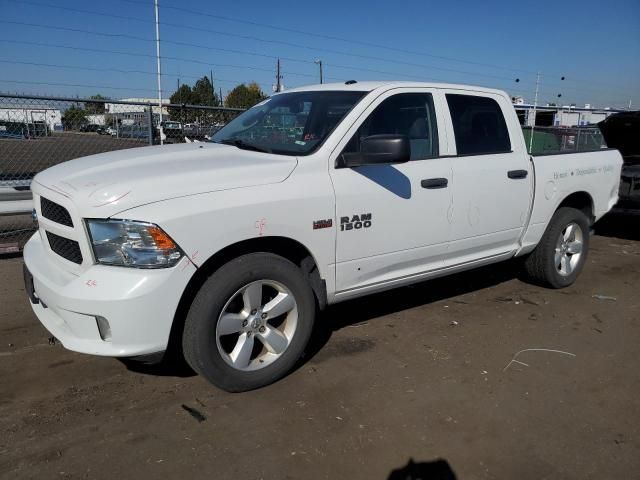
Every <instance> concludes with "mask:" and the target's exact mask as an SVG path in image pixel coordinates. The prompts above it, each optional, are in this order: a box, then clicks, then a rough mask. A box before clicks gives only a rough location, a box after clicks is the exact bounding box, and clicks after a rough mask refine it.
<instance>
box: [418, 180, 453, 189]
mask: <svg viewBox="0 0 640 480" xmlns="http://www.w3.org/2000/svg"><path fill="white" fill-rule="evenodd" d="M420 185H421V186H422V188H429V189H436V188H447V185H449V180H447V179H446V178H425V179H424V180H422V181H421V182H420Z"/></svg>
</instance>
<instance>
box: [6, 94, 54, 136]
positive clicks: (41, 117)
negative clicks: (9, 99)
mask: <svg viewBox="0 0 640 480" xmlns="http://www.w3.org/2000/svg"><path fill="white" fill-rule="evenodd" d="M10 123H11V124H23V125H24V128H26V130H27V131H26V132H25V134H27V135H30V134H32V133H33V132H39V134H42V133H44V134H45V135H46V134H47V133H48V132H51V131H54V130H62V112H61V111H60V110H59V109H57V108H51V106H46V105H42V104H37V103H30V104H25V103H4V102H3V103H0V125H3V124H4V125H5V127H6V126H7V124H10ZM4 130H5V129H3V131H4ZM31 130H33V132H31Z"/></svg>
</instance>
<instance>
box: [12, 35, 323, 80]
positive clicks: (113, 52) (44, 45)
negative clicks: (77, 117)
mask: <svg viewBox="0 0 640 480" xmlns="http://www.w3.org/2000/svg"><path fill="white" fill-rule="evenodd" d="M2 42H3V43H14V44H20V45H31V46H37V47H49V48H61V49H70V50H79V51H87V52H97V53H112V54H115V55H128V56H133V57H144V58H155V55H151V54H148V53H136V52H123V51H119V50H107V49H101V48H90V47H76V46H72V45H60V44H54V43H41V42H29V41H25V40H11V39H0V43H2ZM162 58H163V59H165V60H175V61H179V62H185V63H194V64H197V65H206V66H207V67H209V68H211V67H215V68H219V67H226V68H238V69H247V70H256V71H262V72H269V73H272V72H273V69H271V68H261V67H253V66H247V65H233V64H228V63H214V62H203V61H201V60H195V59H187V58H181V57H171V56H166V55H164V56H163V57H162ZM286 73H287V75H294V76H301V77H311V78H315V75H313V74H310V73H302V72H290V71H288V72H286Z"/></svg>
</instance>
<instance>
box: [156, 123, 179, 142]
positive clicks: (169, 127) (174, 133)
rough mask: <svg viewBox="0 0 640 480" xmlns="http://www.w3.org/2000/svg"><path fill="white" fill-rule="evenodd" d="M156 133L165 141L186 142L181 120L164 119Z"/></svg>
mask: <svg viewBox="0 0 640 480" xmlns="http://www.w3.org/2000/svg"><path fill="white" fill-rule="evenodd" d="M160 126H161V127H162V128H161V129H158V131H157V133H156V135H157V136H158V137H160V138H162V141H163V143H184V131H183V129H182V124H181V123H180V122H172V121H164V122H162V123H161V124H160Z"/></svg>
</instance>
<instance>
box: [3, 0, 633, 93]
mask: <svg viewBox="0 0 640 480" xmlns="http://www.w3.org/2000/svg"><path fill="white" fill-rule="evenodd" d="M120 1H125V2H128V3H138V4H141V5H142V4H145V5H146V3H143V2H141V1H134V0H120ZM16 3H24V4H28V5H34V6H39V7H46V8H54V9H61V10H65V11H72V12H79V13H84V14H89V15H98V16H102V17H105V16H106V17H111V18H116V19H126V20H133V21H138V22H144V23H150V22H149V20H148V19H144V18H140V17H132V16H123V15H114V14H109V13H103V12H97V11H92V10H86V9H78V8H71V7H62V6H59V5H51V4H46V3H41V2H34V1H30V0H22V1H21V2H16ZM163 6H164V8H170V9H174V10H178V11H184V12H185V13H189V14H197V15H199V16H209V17H212V18H220V19H224V20H229V21H235V22H239V23H246V24H250V25H255V26H264V27H267V28H272V29H276V30H282V31H291V32H294V33H301V34H308V35H310V36H316V37H319V38H325V39H332V40H336V41H341V42H348V43H354V44H362V45H367V46H370V47H375V48H380V49H387V50H393V51H397V52H404V53H410V54H414V55H422V56H432V57H434V58H440V59H447V60H452V61H461V62H463V63H471V64H475V65H479V66H484V67H489V68H500V69H505V70H510V71H513V72H522V73H530V72H528V71H526V70H518V69H514V68H508V67H500V66H497V65H491V64H483V63H480V62H469V61H466V60H461V59H456V58H453V57H443V56H438V55H430V54H426V53H424V52H422V53H421V52H412V51H409V50H403V49H397V48H394V47H387V46H385V45H377V44H373V43H369V42H361V41H354V40H348V39H344V38H340V37H331V36H327V35H322V34H315V33H311V32H302V31H298V30H295V29H289V28H285V27H276V26H273V25H268V24H261V23H259V22H252V21H246V20H240V19H233V18H231V17H224V16H221V15H213V14H206V13H202V12H195V11H192V10H188V9H184V8H182V7H173V6H170V5H163ZM163 24H164V25H166V26H170V27H174V28H181V29H188V30H200V31H204V32H207V33H211V34H215V35H224V36H231V37H235V38H243V39H248V40H252V41H258V42H263V43H272V44H281V45H286V46H289V47H292V48H303V49H307V50H314V51H322V52H325V53H333V54H336V55H345V56H351V57H355V58H362V59H367V60H377V61H382V62H388V63H395V64H399V65H406V66H413V67H418V68H425V69H436V70H443V71H450V72H454V73H459V74H464V75H473V76H485V77H488V78H495V79H503V80H509V81H511V80H512V79H511V78H509V77H502V76H497V75H491V74H483V73H478V72H468V71H462V70H456V69H450V68H446V67H439V66H434V65H423V64H416V63H413V62H404V61H399V60H396V59H386V58H383V57H376V56H371V55H362V54H355V53H350V52H343V51H338V50H333V49H326V48H318V47H311V46H308V45H300V44H295V43H290V42H284V41H280V40H271V39H263V38H259V37H254V36H249V35H240V34H234V33H230V32H222V31H218V30H212V29H204V28H199V27H194V26H193V25H185V24H175V23H168V22H164V23H163ZM31 25H33V26H36V24H31ZM39 26H41V25H39ZM42 27H44V28H62V27H48V26H42ZM69 30H71V31H79V29H69ZM82 32H83V33H90V34H98V35H105V36H111V37H113V36H122V37H123V38H131V39H136V40H142V41H148V40H149V39H145V38H143V37H136V36H132V35H126V34H104V33H100V32H91V31H82ZM165 42H166V43H175V44H177V45H182V46H192V47H197V48H206V49H210V50H218V51H228V52H229V53H238V54H244V55H255V56H264V57H269V58H276V57H275V56H272V55H265V54H259V53H256V52H246V51H241V50H231V49H221V48H216V47H208V46H204V45H198V44H189V43H186V42H170V41H165ZM118 53H120V52H118ZM164 58H168V59H171V57H164ZM281 58H283V59H285V58H284V57H281ZM174 59H175V58H174ZM286 60H287V61H292V62H303V63H311V61H309V60H301V59H293V58H289V59H286ZM183 61H187V62H190V63H196V61H193V60H183ZM199 63H202V64H206V63H205V62H199ZM246 68H251V67H246ZM344 68H347V67H344ZM348 68H350V69H352V70H356V69H357V67H348ZM361 70H362V71H366V70H367V69H361ZM289 74H290V75H301V76H309V77H313V76H314V75H310V74H299V73H296V72H289ZM574 81H575V80H574ZM525 82H526V81H525ZM525 82H523V83H525ZM526 83H531V82H526ZM583 83H584V82H583ZM563 88H570V89H573V90H580V89H585V90H586V89H587V88H585V87H568V86H566V85H563ZM626 88H627V87H624V89H626ZM591 90H592V91H596V90H595V89H591ZM617 90H620V88H617ZM598 91H600V90H598ZM632 95H637V93H636V92H634V93H633V94H632Z"/></svg>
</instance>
